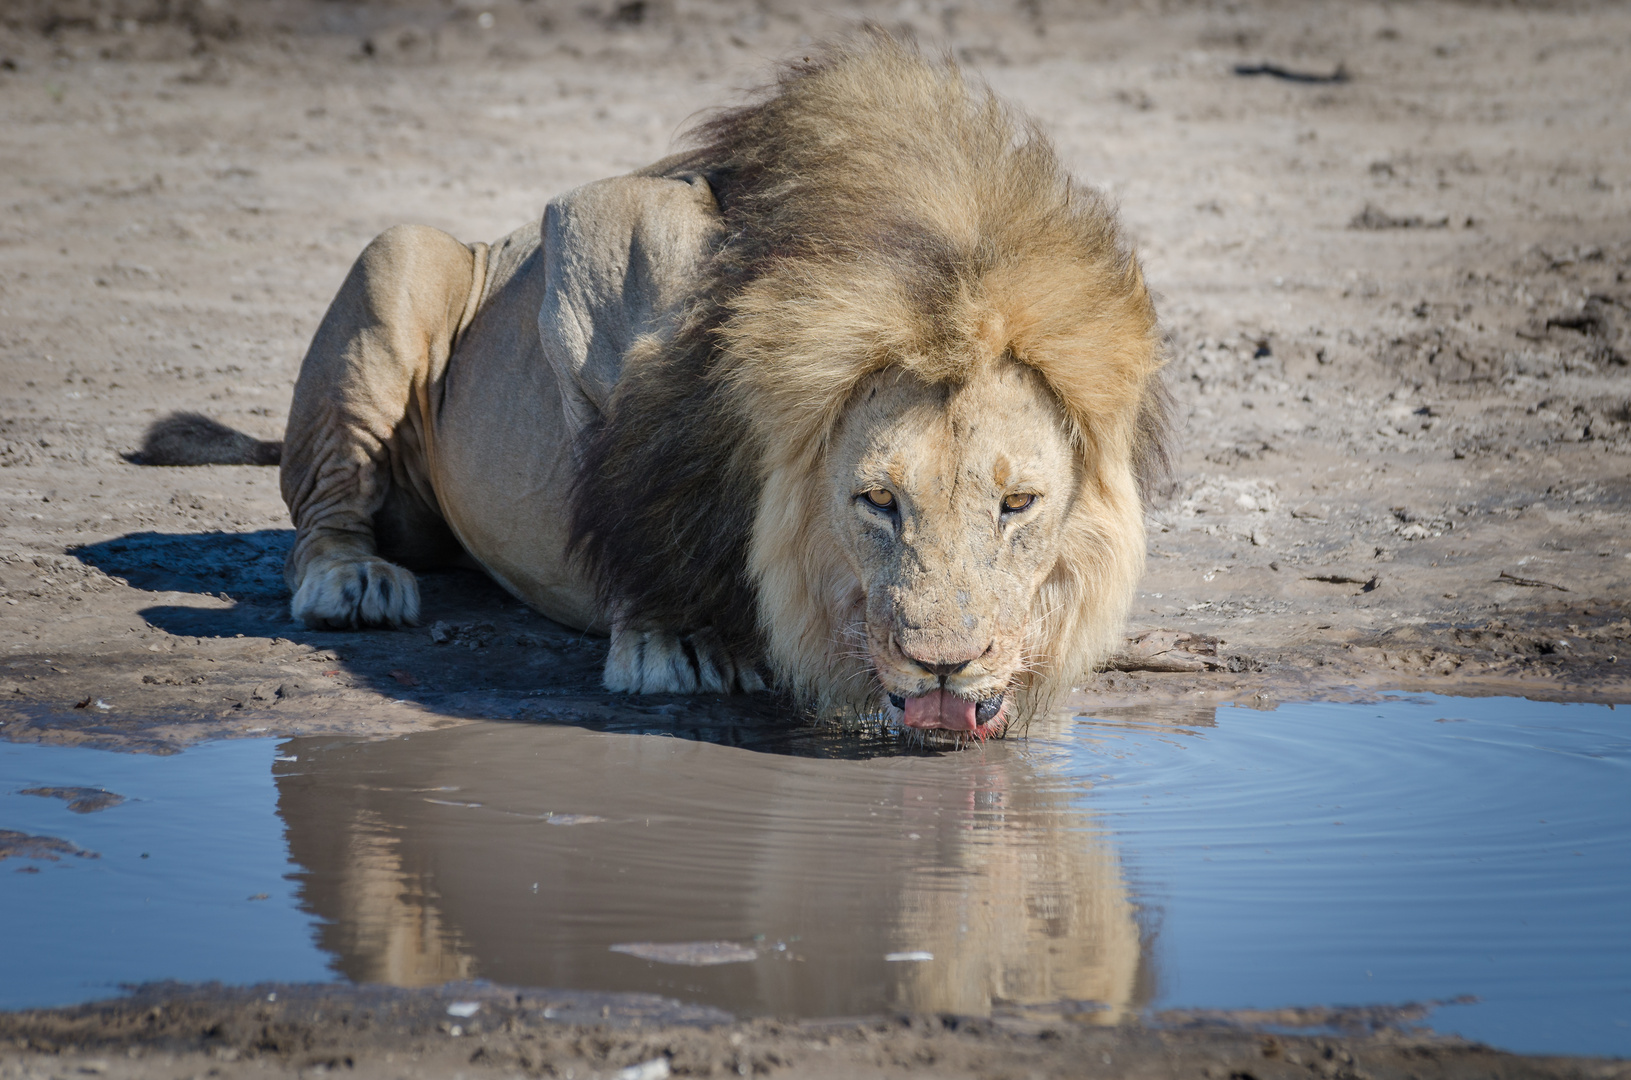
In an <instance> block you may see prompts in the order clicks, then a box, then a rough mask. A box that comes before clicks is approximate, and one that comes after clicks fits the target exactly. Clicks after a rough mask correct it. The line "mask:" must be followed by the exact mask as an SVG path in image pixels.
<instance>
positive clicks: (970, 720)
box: [901, 690, 975, 731]
mask: <svg viewBox="0 0 1631 1080" xmlns="http://www.w3.org/2000/svg"><path fill="white" fill-rule="evenodd" d="M901 722H902V723H904V724H905V725H906V726H907V727H915V728H938V729H940V730H942V731H973V730H974V727H975V724H974V702H972V701H965V700H964V699H963V698H960V697H958V696H957V695H956V694H948V693H947V692H946V691H944V690H936V691H934V692H933V693H928V694H924V695H923V696H922V697H909V698H907V699H906V709H905V716H904V717H902V719H901Z"/></svg>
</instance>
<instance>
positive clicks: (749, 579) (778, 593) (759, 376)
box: [573, 34, 1164, 709]
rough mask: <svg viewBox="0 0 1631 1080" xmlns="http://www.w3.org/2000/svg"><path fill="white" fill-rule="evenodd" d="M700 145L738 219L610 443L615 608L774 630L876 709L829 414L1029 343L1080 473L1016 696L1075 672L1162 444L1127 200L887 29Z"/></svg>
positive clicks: (606, 568) (779, 658)
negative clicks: (879, 386) (1098, 189)
mask: <svg viewBox="0 0 1631 1080" xmlns="http://www.w3.org/2000/svg"><path fill="white" fill-rule="evenodd" d="M697 139H698V143H699V145H698V147H697V149H696V150H694V151H693V152H691V153H690V154H687V155H683V156H682V157H681V158H680V159H677V160H676V161H674V162H671V163H668V164H669V165H670V166H671V167H674V168H679V167H683V168H685V169H691V170H695V171H697V172H699V173H701V174H702V175H703V176H705V177H707V179H708V182H709V184H710V186H711V187H712V189H713V191H714V194H715V196H716V198H717V199H718V202H719V206H720V213H721V216H722V218H723V221H724V224H725V231H724V234H725V236H726V237H728V239H727V240H726V241H725V243H724V244H723V246H722V247H721V249H720V250H719V252H718V253H717V255H716V256H715V257H714V258H713V260H712V262H711V263H710V264H709V265H708V267H707V270H706V274H705V280H704V281H703V283H702V287H701V289H700V290H699V293H698V295H697V298H696V300H695V301H694V302H693V303H692V305H691V306H690V308H689V311H688V313H687V317H686V319H685V321H684V324H683V325H682V327H681V329H680V331H679V332H678V333H677V334H676V335H675V336H674V337H673V338H672V339H671V340H670V341H668V342H666V343H664V344H663V347H662V348H660V349H658V350H656V351H655V352H654V354H653V355H650V356H642V357H640V358H639V360H638V363H636V362H635V359H634V358H632V357H631V359H630V361H629V366H628V367H627V369H626V370H625V374H624V378H623V381H622V382H621V383H620V384H619V385H618V387H617V389H616V392H615V394H614V396H613V399H612V402H611V407H610V409H609V410H608V412H609V416H608V418H607V420H606V422H605V423H604V424H603V425H602V426H601V427H600V428H599V429H598V430H597V431H596V432H594V434H593V436H592V438H591V439H590V440H589V441H588V443H587V448H586V450H585V457H584V465H585V468H584V472H583V473H582V474H581V475H580V479H579V484H578V488H577V491H576V494H575V501H574V518H573V526H574V541H575V544H576V545H577V548H578V550H579V551H580V552H581V553H582V554H583V555H584V556H585V558H586V561H587V563H588V565H589V566H590V567H591V569H592V571H593V573H594V574H595V576H596V579H597V581H598V582H599V585H600V588H601V595H602V597H603V601H604V602H605V603H606V604H607V605H608V606H610V607H612V608H614V609H615V610H617V611H618V612H619V613H620V617H621V618H622V619H624V620H625V621H626V622H627V623H628V624H629V625H631V626H634V627H636V628H638V627H642V626H646V625H649V626H652V627H669V628H674V629H680V630H686V629H693V628H700V627H703V626H712V627H713V628H714V629H715V631H716V632H717V633H718V634H719V635H720V636H721V638H722V639H723V640H724V641H725V642H726V644H727V645H728V646H729V647H730V648H732V649H734V650H736V651H737V652H738V653H746V654H751V653H753V652H755V651H758V650H760V649H762V650H763V651H764V655H765V657H766V659H767V662H768V666H769V668H770V669H771V671H772V672H773V674H774V676H775V679H776V682H777V683H778V685H780V686H782V687H784V688H786V689H788V690H791V691H792V692H793V693H794V694H795V695H796V696H798V697H800V698H801V699H804V700H806V701H810V702H812V703H815V704H817V705H819V706H820V707H823V708H825V709H832V708H858V709H867V708H873V707H876V705H877V704H878V698H877V696H878V688H877V687H876V686H875V685H873V684H872V682H871V681H869V679H868V678H867V677H866V660H865V658H864V656H860V655H857V650H856V649H855V647H854V627H853V625H852V622H853V612H854V602H855V598H854V597H853V596H851V595H848V594H847V593H846V589H845V586H844V583H845V582H846V580H848V578H849V577H850V576H851V575H849V573H848V572H847V570H846V568H845V567H843V566H842V565H840V561H839V557H838V555H837V550H838V545H837V544H836V543H835V536H834V532H833V526H832V523H831V521H830V520H829V519H830V506H831V503H830V498H829V493H828V485H829V479H828V476H827V472H826V469H825V468H824V455H825V454H826V452H827V448H828V441H829V438H830V436H831V433H832V431H833V429H834V425H835V424H836V423H837V422H838V421H839V419H840V417H841V416H842V415H843V413H844V411H845V409H846V408H847V407H848V405H849V404H850V402H851V401H852V398H853V395H854V394H855V393H856V390H857V388H858V387H859V386H861V385H862V383H863V382H864V381H865V380H867V379H868V377H869V376H872V375H874V374H875V373H877V372H880V371H883V370H885V369H888V368H891V367H896V368H900V369H903V370H905V371H907V372H909V373H911V374H912V375H913V376H915V377H917V378H919V379H921V380H924V381H925V382H929V383H944V384H947V385H949V386H952V387H958V386H963V385H966V384H969V383H970V382H971V381H975V380H976V379H977V377H978V376H979V375H980V374H981V373H982V372H988V371H991V370H993V369H994V367H995V366H996V365H1000V364H1003V363H1010V362H1013V361H1016V360H1017V361H1018V362H1020V363H1022V364H1025V365H1028V366H1029V367H1031V368H1033V369H1034V370H1036V371H1037V372H1039V373H1040V374H1041V375H1042V376H1043V378H1044V379H1045V380H1046V382H1047V385H1048V386H1049V387H1050V388H1051V390H1052V392H1053V393H1054V394H1055V395H1056V396H1057V399H1058V402H1059V405H1060V406H1061V408H1062V409H1063V411H1064V413H1065V414H1066V416H1067V417H1068V420H1069V424H1070V430H1071V436H1072V439H1073V441H1074V445H1075V448H1076V452H1077V454H1078V455H1079V461H1080V470H1079V475H1080V478H1081V480H1080V484H1079V489H1078V490H1077V492H1076V493H1075V494H1076V499H1075V502H1074V509H1073V513H1072V515H1071V518H1070V520H1069V524H1068V527H1067V529H1066V531H1065V534H1064V539H1063V542H1062V543H1061V545H1060V547H1059V550H1058V553H1057V562H1056V564H1055V567H1054V570H1053V572H1052V573H1051V574H1050V575H1049V576H1048V578H1047V580H1046V582H1045V583H1044V584H1043V586H1042V587H1041V588H1040V590H1039V591H1038V592H1037V594H1036V596H1035V598H1034V601H1033V604H1032V621H1033V626H1032V627H1031V630H1030V637H1031V639H1032V641H1031V644H1030V647H1029V649H1028V653H1029V658H1030V663H1029V664H1028V668H1029V670H1028V671H1026V672H1025V673H1023V674H1022V675H1021V676H1020V678H1021V682H1022V685H1021V687H1020V689H1022V690H1023V691H1024V692H1025V696H1026V697H1027V699H1028V700H1029V701H1030V702H1032V703H1034V702H1035V701H1037V700H1039V699H1040V698H1043V697H1046V696H1048V695H1051V694H1052V693H1054V692H1055V691H1057V690H1058V689H1059V688H1060V687H1062V686H1068V684H1069V683H1070V682H1071V681H1072V680H1075V679H1078V678H1079V677H1080V676H1081V675H1082V674H1084V673H1085V672H1086V671H1088V670H1089V669H1090V668H1092V667H1093V666H1094V665H1095V664H1096V663H1097V662H1098V661H1099V660H1100V659H1102V658H1103V656H1105V655H1106V654H1107V653H1108V652H1110V651H1111V649H1112V647H1113V645H1114V644H1115V642H1116V641H1117V639H1118V637H1119V633H1120V629H1121V626H1122V623H1123V621H1124V619H1125V615H1126V610H1127V606H1128V604H1129V602H1130V600H1131V596H1132V593H1133V589H1134V587H1135V585H1136V583H1137V580H1138V578H1139V576H1140V574H1141V571H1142V567H1143V558H1144V532H1143V507H1142V501H1141V491H1140V487H1141V482H1145V481H1147V480H1148V478H1149V477H1150V476H1151V474H1152V472H1153V471H1154V470H1155V469H1156V468H1157V467H1158V465H1159V462H1160V455H1161V434H1162V429H1163V420H1164V412H1163V401H1164V399H1163V396H1162V390H1161V386H1160V382H1159V375H1158V372H1159V368H1160V365H1161V356H1160V349H1159V340H1158V329H1157V322H1156V317H1155V313H1154V309H1153V306H1152V304H1151V301H1150V297H1149V295H1148V292H1147V290H1146V288H1145V285H1144V281H1143V277H1142V274H1141V271H1140V269H1139V266H1138V263H1137V261H1136V259H1135V258H1134V257H1133V256H1132V255H1131V253H1130V252H1129V251H1128V250H1127V248H1126V247H1125V245H1124V244H1123V242H1122V241H1121V238H1120V236H1119V233H1118V229H1117V225H1116V222H1115V218H1114V215H1113V213H1112V211H1111V210H1110V208H1109V207H1107V206H1106V204H1105V203H1104V201H1103V199H1102V198H1101V197H1100V196H1098V195H1097V194H1096V193H1094V192H1092V191H1091V190H1089V189H1086V188H1083V187H1081V186H1080V185H1078V184H1076V183H1075V182H1074V181H1072V179H1071V178H1070V177H1069V176H1068V175H1067V174H1066V173H1065V171H1064V170H1063V169H1062V167H1061V166H1060V164H1059V162H1058V160H1057V158H1056V157H1055V155H1054V153H1053V151H1052V149H1051V147H1050V146H1049V145H1048V143H1047V141H1046V140H1045V138H1044V137H1043V136H1042V135H1041V134H1040V133H1039V132H1038V131H1037V130H1036V129H1035V127H1034V126H1033V125H1032V124H1030V123H1029V122H1028V121H1025V120H1023V119H1021V118H1019V117H1017V116H1016V115H1014V113H1013V112H1012V111H1011V110H1009V109H1008V108H1007V107H1005V106H1004V105H1003V104H1002V103H1000V102H999V101H998V100H997V99H996V98H995V97H994V96H993V95H992V94H991V93H990V92H989V91H988V90H987V89H985V88H984V87H981V86H978V85H974V84H971V83H970V82H969V80H967V79H966V78H965V77H964V75H963V74H962V73H961V72H960V71H959V70H958V69H957V68H956V66H955V65H953V64H951V63H949V62H946V63H931V62H928V61H925V60H924V59H922V58H921V57H920V56H919V55H918V54H917V53H916V52H915V51H914V50H913V49H911V48H910V47H908V46H905V45H903V44H901V43H899V42H897V41H894V40H893V39H890V38H888V37H886V36H884V35H881V34H870V35H866V36H864V37H862V38H861V39H859V40H858V41H856V42H853V43H851V44H849V45H845V46H841V47H838V48H836V49H834V50H832V51H830V52H828V53H825V54H820V55H818V56H817V57H816V58H815V59H807V60H805V61H802V62H800V63H798V64H795V65H793V66H791V67H790V68H788V69H787V71H786V72H785V73H784V74H783V76H782V77H781V79H780V81H779V83H778V84H777V85H776V86H775V87H774V88H773V89H772V90H771V92H770V93H769V94H767V95H766V96H765V97H764V98H763V99H762V100H761V101H759V102H758V103H756V104H752V105H749V106H746V107H744V108H740V109H736V110H732V111H729V112H725V113H723V114H721V115H719V116H718V117H717V118H715V119H713V120H712V121H710V122H708V123H706V124H705V125H703V126H702V127H701V128H700V129H699V131H698V133H697ZM991 419H992V422H994V423H995V422H1000V421H1001V418H1000V417H995V416H994V417H992V418H991Z"/></svg>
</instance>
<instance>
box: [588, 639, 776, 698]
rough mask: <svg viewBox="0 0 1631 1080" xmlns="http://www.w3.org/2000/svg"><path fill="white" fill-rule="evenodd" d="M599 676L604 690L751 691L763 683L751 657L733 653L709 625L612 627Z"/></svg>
mask: <svg viewBox="0 0 1631 1080" xmlns="http://www.w3.org/2000/svg"><path fill="white" fill-rule="evenodd" d="M602 681H603V683H604V685H605V687H606V689H608V690H616V691H621V692H623V693H627V694H694V693H697V692H698V691H706V692H711V693H716V694H730V693H735V692H737V691H741V692H743V693H749V694H751V693H754V692H755V691H759V690H763V689H764V688H765V681H764V678H763V677H762V676H760V674H759V672H758V671H757V670H756V669H755V667H754V665H753V663H752V661H751V660H743V659H739V658H738V657H736V656H733V655H732V654H731V652H730V650H728V649H726V648H725V646H724V644H723V643H722V642H721V641H720V640H719V638H718V636H717V635H715V634H714V633H713V632H712V631H709V630H699V631H697V632H695V633H691V634H675V633H672V632H670V631H667V630H627V629H614V630H613V631H612V648H611V653H610V654H609V655H608V656H607V657H606V672H605V677H604V679H603V680H602Z"/></svg>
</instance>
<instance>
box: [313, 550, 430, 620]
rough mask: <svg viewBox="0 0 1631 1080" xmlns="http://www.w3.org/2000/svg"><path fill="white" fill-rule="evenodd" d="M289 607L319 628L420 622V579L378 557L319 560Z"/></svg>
mask: <svg viewBox="0 0 1631 1080" xmlns="http://www.w3.org/2000/svg"><path fill="white" fill-rule="evenodd" d="M289 609H290V611H291V613H292V614H293V615H294V617H295V618H297V619H299V620H300V621H301V622H303V623H305V624H306V625H307V626H309V627H311V628H312V629H314V630H319V629H323V628H329V629H336V630H342V629H355V628H356V627H358V626H417V625H418V624H419V582H418V581H416V580H415V579H414V576H413V574H412V573H410V572H409V571H407V570H404V569H402V567H400V566H397V565H396V564H395V563H389V562H386V561H385V560H384V559H379V558H372V557H369V558H361V559H347V560H344V561H340V560H335V561H333V562H327V563H316V564H313V565H312V566H309V567H308V568H307V569H306V575H305V577H304V578H302V579H301V582H300V588H298V589H296V590H295V594H294V600H293V602H292V603H290V605H289Z"/></svg>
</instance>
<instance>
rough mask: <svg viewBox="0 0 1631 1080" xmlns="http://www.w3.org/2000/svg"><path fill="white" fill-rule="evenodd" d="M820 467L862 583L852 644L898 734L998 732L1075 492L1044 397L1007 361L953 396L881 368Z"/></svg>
mask: <svg viewBox="0 0 1631 1080" xmlns="http://www.w3.org/2000/svg"><path fill="white" fill-rule="evenodd" d="M827 461H828V482H829V492H830V498H831V503H830V513H831V514H832V518H831V520H832V521H833V522H834V523H835V524H836V526H837V527H836V529H835V532H836V534H837V536H838V541H839V546H840V547H841V549H842V555H843V558H844V560H845V561H846V562H847V563H848V565H849V568H850V570H851V571H852V572H853V574H854V575H855V580H856V582H857V583H858V595H854V596H853V597H851V612H850V617H849V618H848V619H847V620H846V623H847V625H846V627H845V633H846V635H847V636H849V637H850V639H851V640H850V642H849V644H850V645H851V646H852V647H853V648H855V649H857V650H864V653H865V659H866V661H867V662H868V663H869V664H870V667H871V670H872V673H873V674H874V676H875V677H876V679H877V682H878V684H879V685H880V686H881V688H882V690H883V693H884V694H885V695H886V696H887V698H888V700H889V702H890V707H891V708H892V709H893V710H895V711H896V712H898V713H899V715H900V719H901V720H902V722H904V723H905V724H906V725H907V726H909V727H915V728H923V729H942V730H948V731H956V732H969V733H971V734H974V735H976V736H981V737H983V736H985V735H987V734H992V733H995V732H999V731H1001V730H1002V728H1003V727H1004V726H1005V725H1006V724H1007V722H1008V718H1009V717H1008V713H1009V707H1008V704H1007V695H1008V694H1009V692H1010V690H1012V689H1014V688H1015V687H1016V682H1017V680H1018V678H1019V676H1020V675H1021V673H1022V672H1023V671H1024V670H1025V669H1026V667H1027V664H1028V663H1029V662H1030V661H1032V660H1034V659H1035V657H1034V655H1033V654H1034V652H1035V650H1036V648H1037V647H1038V645H1039V641H1038V639H1037V632H1038V630H1039V627H1037V626H1036V625H1034V623H1035V612H1036V606H1037V598H1038V592H1039V590H1040V589H1041V588H1042V587H1043V584H1044V582H1045V581H1046V580H1047V578H1048V576H1049V574H1050V572H1051V571H1052V570H1053V568H1054V565H1055V563H1056V561H1057V559H1058V548H1059V545H1060V542H1061V538H1062V534H1063V532H1064V529H1065V527H1066V523H1067V519H1068V517H1069V515H1070V512H1071V508H1072V504H1073V503H1074V502H1075V501H1076V498H1077V492H1078V489H1079V488H1080V465H1079V463H1078V458H1077V455H1076V453H1075V451H1074V449H1073V447H1072V445H1071V439H1070V428H1069V424H1068V421H1067V419H1066V417H1065V415H1064V413H1063V411H1062V410H1061V409H1060V407H1059V405H1058V403H1057V400H1056V399H1055V397H1054V395H1053V393H1052V392H1051V391H1050V390H1049V388H1048V386H1047V384H1046V383H1045V382H1044V380H1043V379H1042V377H1041V376H1040V375H1039V374H1037V373H1036V372H1035V371H1034V370H1032V369H1030V368H1027V367H1025V366H1023V365H1021V364H1019V363H1016V362H1013V361H1007V362H1003V363H999V364H996V365H993V366H991V367H989V368H987V369H986V370H985V371H984V372H983V373H982V374H980V375H979V376H977V377H976V378H974V379H972V380H970V381H969V382H967V383H964V384H962V385H960V386H950V385H947V384H930V383H927V382H924V381H922V380H920V379H918V378H917V377H915V376H913V375H911V374H908V373H906V372H904V371H902V370H900V369H899V368H892V369H889V370H886V371H884V372H883V373H881V374H879V375H876V376H874V377H873V378H872V379H870V380H869V381H868V383H867V384H865V385H864V386H863V387H862V388H861V390H860V391H859V393H858V394H857V396H856V398H855V399H854V401H853V403H852V404H851V406H850V408H849V409H848V410H846V412H845V414H844V416H843V418H842V419H841V420H840V422H839V424H838V426H837V428H836V430H835V431H834V437H833V441H832V443H831V444H830V448H829V453H828V458H827Z"/></svg>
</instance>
